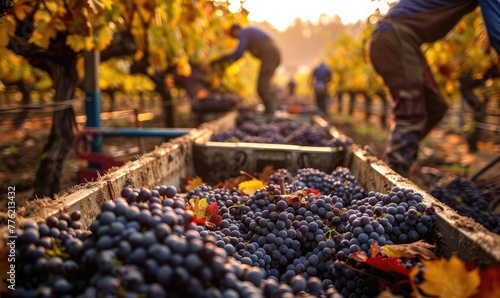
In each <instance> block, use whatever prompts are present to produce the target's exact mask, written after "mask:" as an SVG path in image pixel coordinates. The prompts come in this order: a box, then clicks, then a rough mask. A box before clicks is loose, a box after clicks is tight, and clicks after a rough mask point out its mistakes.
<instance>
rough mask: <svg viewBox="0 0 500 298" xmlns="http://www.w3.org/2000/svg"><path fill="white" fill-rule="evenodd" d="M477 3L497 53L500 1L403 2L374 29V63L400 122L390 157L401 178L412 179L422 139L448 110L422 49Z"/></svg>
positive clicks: (394, 129) (395, 128)
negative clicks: (412, 169) (390, 96)
mask: <svg viewBox="0 0 500 298" xmlns="http://www.w3.org/2000/svg"><path fill="white" fill-rule="evenodd" d="M478 3H479V6H480V7H481V11H482V15H483V20H484V23H485V26H486V29H487V33H488V36H489V41H490V44H491V45H492V46H493V47H494V48H495V49H496V51H497V53H498V52H500V1H499V0H479V1H477V0H400V1H399V2H398V3H396V4H395V5H394V6H393V7H392V8H391V9H390V10H389V12H388V13H387V15H386V16H385V17H384V18H383V19H381V20H380V22H379V23H378V24H377V26H376V28H375V31H374V33H373V37H372V42H371V47H370V58H371V62H372V64H373V66H374V67H375V70H376V71H377V72H378V73H379V74H380V75H381V76H382V77H383V79H384V82H385V84H386V85H387V86H388V87H389V89H390V92H391V95H392V98H393V99H394V109H393V113H394V118H395V125H394V126H393V127H392V128H391V136H390V142H389V146H388V148H387V149H386V157H385V158H386V162H387V163H388V164H389V166H391V167H392V168H393V169H394V170H395V171H396V172H398V173H399V174H401V175H402V176H405V177H408V175H409V171H410V167H411V165H412V164H413V162H414V161H415V160H416V159H417V155H418V149H419V142H420V141H421V140H422V139H423V138H424V137H425V136H426V135H427V134H428V133H429V131H430V130H431V129H432V128H434V127H435V126H436V125H437V124H438V123H439V121H441V119H442V118H443V117H444V115H445V114H446V111H447V110H448V106H447V104H446V102H445V100H444V97H443V96H442V94H441V93H440V91H439V89H438V87H437V85H436V83H435V81H434V79H433V76H432V74H431V71H430V69H429V66H428V64H427V61H426V59H425V56H424V53H423V52H422V50H421V49H420V47H421V45H422V44H424V43H431V42H434V41H437V40H439V39H441V38H443V37H444V36H445V35H446V34H447V33H448V32H449V31H450V30H451V29H452V28H453V27H454V26H455V25H456V24H457V23H458V21H460V19H461V18H462V17H463V16H464V15H466V14H468V13H470V12H472V11H473V10H474V9H475V8H476V7H477V6H478Z"/></svg>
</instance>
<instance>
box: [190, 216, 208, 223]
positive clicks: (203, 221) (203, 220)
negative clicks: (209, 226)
mask: <svg viewBox="0 0 500 298" xmlns="http://www.w3.org/2000/svg"><path fill="white" fill-rule="evenodd" d="M193 222H194V223H195V224H198V225H205V224H206V223H207V221H206V220H205V218H204V217H203V218H198V217H196V215H195V216H194V218H193Z"/></svg>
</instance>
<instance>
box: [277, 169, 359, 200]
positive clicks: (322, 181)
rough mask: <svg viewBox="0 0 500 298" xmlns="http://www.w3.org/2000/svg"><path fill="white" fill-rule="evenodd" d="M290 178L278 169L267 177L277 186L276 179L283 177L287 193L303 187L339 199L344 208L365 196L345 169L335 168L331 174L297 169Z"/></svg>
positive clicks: (286, 172) (284, 171) (284, 170)
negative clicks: (286, 184)
mask: <svg viewBox="0 0 500 298" xmlns="http://www.w3.org/2000/svg"><path fill="white" fill-rule="evenodd" d="M290 176H291V175H290V173H288V171H287V170H286V169H280V170H278V171H276V172H275V173H274V174H273V175H272V176H271V177H269V181H270V183H271V184H278V179H279V178H280V177H283V178H285V182H288V183H289V185H290V186H291V188H290V189H287V191H295V190H297V189H302V188H304V187H307V188H311V189H315V190H318V191H319V192H320V193H321V194H323V195H329V196H336V197H339V198H341V199H342V202H343V204H344V206H349V205H350V203H351V201H352V200H354V199H361V198H364V197H365V195H366V194H365V190H364V188H363V187H362V186H361V185H360V184H359V183H358V182H357V180H356V178H355V177H354V175H352V174H351V172H350V171H349V169H348V168H345V167H337V168H336V169H335V170H334V171H333V172H332V173H331V174H327V173H325V172H323V171H320V170H318V169H313V168H302V169H298V171H297V175H296V176H294V177H290ZM291 182H293V183H291Z"/></svg>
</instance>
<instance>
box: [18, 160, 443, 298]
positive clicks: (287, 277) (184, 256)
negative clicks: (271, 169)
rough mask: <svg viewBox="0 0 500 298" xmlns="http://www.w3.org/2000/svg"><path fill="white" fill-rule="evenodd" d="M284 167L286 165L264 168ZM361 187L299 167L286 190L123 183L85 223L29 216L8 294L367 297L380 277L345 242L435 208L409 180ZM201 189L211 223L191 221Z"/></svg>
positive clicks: (399, 232) (403, 224) (380, 237)
mask: <svg viewBox="0 0 500 298" xmlns="http://www.w3.org/2000/svg"><path fill="white" fill-rule="evenodd" d="M299 174H300V177H299ZM282 175H289V176H291V174H290V173H288V172H287V171H285V170H281V171H278V172H277V173H275V174H274V175H272V177H282ZM320 176H324V177H327V176H328V179H331V181H330V180H328V181H329V182H328V183H329V185H331V186H332V187H328V188H327V192H328V193H326V194H318V193H317V192H311V191H310V190H312V189H315V188H316V187H318V186H322V183H323V182H318V181H317V180H316V178H318V177H320ZM305 177H309V178H307V179H306V178H305ZM311 177H316V178H314V179H312V178H311ZM301 178H302V180H301ZM336 179H337V180H336ZM297 181H299V182H300V185H298V184H297V183H296V182H297ZM337 181H343V182H342V183H343V185H344V188H343V189H342V191H340V190H335V187H333V186H334V185H335V183H336V182H337ZM350 183H351V184H352V185H350ZM357 187H359V184H358V182H357V181H356V180H355V179H354V178H353V177H352V175H351V174H350V173H349V172H348V170H347V169H345V168H338V169H337V170H336V171H334V172H333V173H332V174H331V175H326V174H325V175H323V174H322V173H321V172H319V171H317V170H314V169H301V170H300V171H299V172H298V173H297V175H296V176H294V178H293V179H291V181H289V182H285V189H284V190H282V189H281V187H280V186H279V185H276V184H268V185H267V186H265V187H264V188H262V189H260V190H257V191H255V193H253V194H251V195H248V194H244V193H242V192H241V191H240V190H238V189H237V188H232V189H225V188H213V187H211V186H207V185H201V186H199V187H197V188H195V189H192V190H190V191H188V192H187V193H186V194H185V196H180V194H178V193H177V189H176V188H175V187H173V186H159V187H155V188H153V189H151V190H150V189H147V188H124V189H123V190H122V191H121V196H120V197H119V198H115V199H114V200H111V201H106V202H104V203H103V204H102V205H101V212H100V213H99V214H98V216H97V217H96V219H95V220H94V221H93V222H92V223H91V224H90V226H89V228H88V230H82V229H81V224H80V222H79V219H80V217H81V214H80V213H79V212H74V213H72V214H71V215H66V214H62V215H60V216H59V217H58V218H56V217H48V218H47V219H46V222H45V223H39V224H35V223H27V224H25V226H24V228H23V230H21V231H19V232H18V237H19V239H21V241H20V242H19V245H18V247H17V250H16V257H17V260H18V264H19V270H20V271H19V272H20V273H19V274H20V278H19V281H20V284H19V285H16V286H17V287H16V291H14V292H12V293H11V296H12V297H82V298H83V297H116V296H119V297H167V295H168V297H189V296H192V297H341V296H344V297H374V296H376V295H377V294H378V292H379V288H378V283H377V281H376V280H375V279H374V278H372V277H370V275H368V274H363V272H367V273H370V270H371V269H370V268H369V267H366V266H365V265H364V264H362V263H359V262H357V261H355V260H353V259H352V256H353V253H354V252H357V251H364V252H366V253H367V254H369V253H370V245H371V244H372V243H375V242H377V243H378V244H379V245H381V246H382V245H386V244H392V243H408V242H412V241H416V240H418V239H422V238H424V237H426V236H427V235H428V233H429V231H431V228H432V226H433V222H434V213H433V212H434V210H433V208H432V207H431V206H426V205H425V204H424V203H423V202H422V197H421V195H420V194H418V193H414V192H413V191H412V190H410V189H402V188H397V187H396V188H393V189H392V190H391V191H390V192H389V193H387V194H382V193H377V192H373V191H372V192H369V193H368V194H367V195H365V194H364V189H362V188H361V187H360V188H359V189H358V188H357ZM337 188H339V187H337ZM335 191H337V193H338V194H339V195H335V194H332V193H335ZM351 192H354V193H351ZM357 194H362V195H357ZM345 198H348V199H345ZM197 200H206V204H209V205H211V204H213V203H216V204H215V205H217V207H218V209H219V211H220V212H219V214H218V215H220V216H221V218H222V220H221V221H220V223H219V224H218V225H216V226H213V225H203V224H200V223H198V224H196V223H195V222H198V221H196V217H195V216H196V215H199V214H198V213H196V210H189V209H191V208H192V207H191V206H192V203H193V202H197ZM406 265H407V266H408V267H412V266H415V264H412V263H411V262H406V261H405V266H406Z"/></svg>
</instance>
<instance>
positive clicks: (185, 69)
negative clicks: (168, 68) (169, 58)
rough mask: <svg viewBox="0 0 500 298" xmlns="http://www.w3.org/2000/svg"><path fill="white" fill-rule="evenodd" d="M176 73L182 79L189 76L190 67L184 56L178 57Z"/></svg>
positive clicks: (187, 59)
mask: <svg viewBox="0 0 500 298" xmlns="http://www.w3.org/2000/svg"><path fill="white" fill-rule="evenodd" d="M177 73H178V74H179V75H181V76H184V77H190V76H191V65H190V64H189V58H188V56H186V55H182V56H181V57H179V59H178V61H177Z"/></svg>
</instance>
